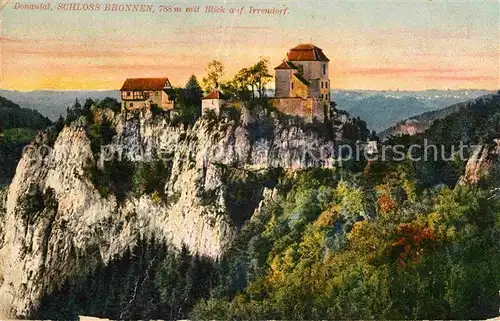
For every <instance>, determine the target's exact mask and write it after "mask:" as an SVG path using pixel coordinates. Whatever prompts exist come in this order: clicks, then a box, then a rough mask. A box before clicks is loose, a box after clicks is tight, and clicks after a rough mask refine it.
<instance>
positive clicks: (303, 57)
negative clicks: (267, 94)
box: [275, 44, 331, 102]
mask: <svg viewBox="0 0 500 321" xmlns="http://www.w3.org/2000/svg"><path fill="white" fill-rule="evenodd" d="M329 61H330V60H329V59H328V58H327V57H326V55H325V54H324V53H323V50H322V49H321V48H318V47H316V46H314V45H312V44H300V45H298V46H296V47H294V48H292V49H290V51H289V52H288V54H287V59H286V60H285V61H284V62H283V63H282V64H281V65H279V66H278V67H276V68H275V74H276V79H275V82H276V88H275V96H276V97H304V95H305V96H306V97H308V98H319V99H321V100H323V101H325V102H329V101H330V98H331V97H330V78H329V75H328V64H329ZM304 86H306V87H307V92H306V93H305V94H304Z"/></svg>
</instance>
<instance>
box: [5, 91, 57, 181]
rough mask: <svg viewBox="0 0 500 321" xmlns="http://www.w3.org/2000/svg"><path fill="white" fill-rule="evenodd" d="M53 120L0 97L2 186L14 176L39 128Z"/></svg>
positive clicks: (43, 127) (46, 125) (45, 126)
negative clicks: (24, 150) (24, 149)
mask: <svg viewBox="0 0 500 321" xmlns="http://www.w3.org/2000/svg"><path fill="white" fill-rule="evenodd" d="M50 125H51V121H50V120H49V119H47V118H45V117H43V116H42V115H41V114H40V113H38V112H37V111H34V110H30V109H25V108H20V107H19V106H18V105H16V104H14V103H13V102H11V101H9V100H7V99H5V98H3V97H0V186H1V185H6V184H9V183H10V181H11V179H12V178H13V177H14V173H15V170H16V166H17V163H18V161H19V159H21V156H22V155H21V154H22V151H23V148H24V147H25V146H26V145H28V144H29V143H30V142H31V141H32V140H33V139H34V138H35V136H36V133H37V131H38V130H42V129H45V128H47V127H48V126H50Z"/></svg>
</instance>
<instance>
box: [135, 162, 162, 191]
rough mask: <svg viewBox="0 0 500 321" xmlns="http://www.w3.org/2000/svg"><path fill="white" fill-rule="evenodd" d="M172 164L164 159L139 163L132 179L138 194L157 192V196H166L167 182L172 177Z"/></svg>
mask: <svg viewBox="0 0 500 321" xmlns="http://www.w3.org/2000/svg"><path fill="white" fill-rule="evenodd" d="M170 165H171V164H169V163H166V162H164V161H162V160H154V161H151V162H144V163H139V164H137V165H136V166H135V168H134V176H133V179H132V180H133V189H134V192H135V193H136V195H143V194H152V193H154V192H156V194H155V195H157V197H160V198H163V197H165V184H166V183H167V181H168V179H169V178H170V170H171V166H170Z"/></svg>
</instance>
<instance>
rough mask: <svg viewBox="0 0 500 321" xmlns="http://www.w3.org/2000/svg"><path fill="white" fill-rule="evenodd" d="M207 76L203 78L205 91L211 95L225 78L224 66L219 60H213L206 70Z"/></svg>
mask: <svg viewBox="0 0 500 321" xmlns="http://www.w3.org/2000/svg"><path fill="white" fill-rule="evenodd" d="M205 70H206V72H207V75H206V76H205V77H203V89H204V90H205V92H207V93H209V92H211V91H212V90H214V88H215V86H216V84H217V83H220V81H221V79H222V77H223V76H224V64H223V63H222V62H221V61H219V60H212V61H211V62H209V63H208V65H207V67H206V68H205Z"/></svg>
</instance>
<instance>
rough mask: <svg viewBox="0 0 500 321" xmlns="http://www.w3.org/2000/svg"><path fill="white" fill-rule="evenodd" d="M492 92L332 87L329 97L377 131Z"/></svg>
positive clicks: (340, 107)
mask: <svg viewBox="0 0 500 321" xmlns="http://www.w3.org/2000/svg"><path fill="white" fill-rule="evenodd" d="M492 93H493V91H487V90H424V91H371V90H355V91H353V90H333V91H332V98H333V100H334V101H335V102H336V103H337V105H338V108H339V109H344V110H346V111H347V112H349V113H350V114H351V115H352V116H354V117H360V118H361V119H363V120H364V121H365V122H366V123H367V124H368V127H369V128H370V129H372V130H375V131H376V132H380V131H382V130H384V129H386V128H388V127H391V126H394V125H396V124H397V123H398V122H400V121H402V120H404V119H408V118H410V117H412V116H416V115H420V114H422V113H425V112H429V111H435V110H438V109H442V108H445V107H448V106H450V105H453V104H457V103H460V102H463V101H467V100H470V99H473V98H477V97H480V96H483V95H487V94H492Z"/></svg>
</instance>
